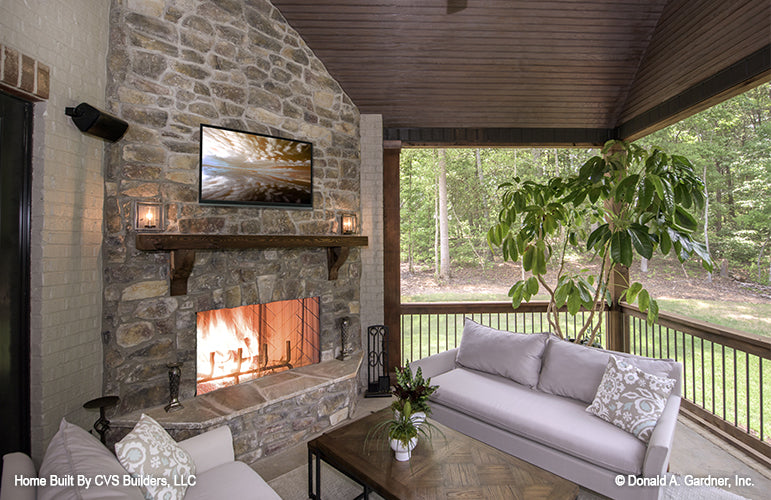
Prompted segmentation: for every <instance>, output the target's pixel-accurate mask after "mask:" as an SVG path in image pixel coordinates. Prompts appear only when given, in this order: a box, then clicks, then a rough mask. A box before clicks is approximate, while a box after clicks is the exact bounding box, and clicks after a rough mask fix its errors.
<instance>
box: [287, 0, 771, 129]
mask: <svg viewBox="0 0 771 500" xmlns="http://www.w3.org/2000/svg"><path fill="white" fill-rule="evenodd" d="M273 3H274V5H275V6H276V7H277V8H278V9H279V10H280V11H281V13H282V14H283V15H284V16H285V17H286V19H287V21H288V22H289V23H290V24H291V25H292V26H293V27H294V28H295V29H296V30H297V31H298V32H299V33H300V35H301V36H302V37H303V39H304V40H305V41H306V43H307V44H308V46H309V47H310V48H311V49H312V50H313V51H314V53H315V54H316V55H317V56H318V57H319V58H320V59H321V60H322V61H323V62H324V64H325V65H326V67H327V69H328V70H329V72H330V73H331V75H332V76H333V77H334V78H335V79H337V81H338V82H339V83H340V85H341V86H342V87H343V89H344V90H345V91H346V92H347V93H348V95H349V96H350V97H351V99H352V100H353V102H354V103H355V104H356V105H357V106H358V107H359V110H360V111H361V112H362V113H376V114H382V115H383V123H384V127H385V128H386V132H387V134H386V138H390V139H399V140H403V141H406V142H412V143H421V142H424V143H430V142H450V143H457V144H462V143H464V142H466V143H484V142H490V143H511V144H517V143H539V142H540V143H564V144H567V143H575V144H588V143H598V142H602V141H603V140H605V139H607V138H610V137H626V138H628V137H636V136H640V135H644V134H645V133H648V132H650V131H652V130H654V129H656V128H659V127H661V126H663V125H664V124H667V123H668V122H671V121H672V120H673V119H676V118H679V117H682V116H683V115H684V114H687V113H689V112H691V111H692V110H695V109H699V108H703V107H705V106H706V105H708V104H710V103H714V102H715V100H716V99H720V98H723V97H725V96H726V95H733V94H736V93H738V91H739V90H740V89H746V88H749V87H751V86H753V85H756V84H758V83H760V82H761V81H764V80H767V79H768V78H769V75H771V0H589V1H577V0H335V1H332V0H273Z"/></svg>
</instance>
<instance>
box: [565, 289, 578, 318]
mask: <svg viewBox="0 0 771 500" xmlns="http://www.w3.org/2000/svg"><path fill="white" fill-rule="evenodd" d="M580 310H581V294H580V293H579V291H578V289H577V288H574V289H573V290H571V291H570V294H569V295H568V313H570V315H571V316H575V315H576V313H578V311H580Z"/></svg>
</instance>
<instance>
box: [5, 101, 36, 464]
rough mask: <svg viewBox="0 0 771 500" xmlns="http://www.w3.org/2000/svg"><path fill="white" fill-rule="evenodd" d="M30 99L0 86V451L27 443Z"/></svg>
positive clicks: (26, 446) (24, 446)
mask: <svg viewBox="0 0 771 500" xmlns="http://www.w3.org/2000/svg"><path fill="white" fill-rule="evenodd" d="M31 124H32V104H30V103H29V102H26V101H23V100H21V99H17V98H15V97H12V96H10V95H8V94H4V93H2V92H0V422H2V424H1V425H2V431H0V455H2V454H4V453H8V452H9V451H24V452H27V453H29V448H30V419H29V411H30V409H29V234H30V231H29V217H30V188H29V186H30V179H31V176H30V171H31V168H30V142H31V137H32V135H31V130H32V129H31Z"/></svg>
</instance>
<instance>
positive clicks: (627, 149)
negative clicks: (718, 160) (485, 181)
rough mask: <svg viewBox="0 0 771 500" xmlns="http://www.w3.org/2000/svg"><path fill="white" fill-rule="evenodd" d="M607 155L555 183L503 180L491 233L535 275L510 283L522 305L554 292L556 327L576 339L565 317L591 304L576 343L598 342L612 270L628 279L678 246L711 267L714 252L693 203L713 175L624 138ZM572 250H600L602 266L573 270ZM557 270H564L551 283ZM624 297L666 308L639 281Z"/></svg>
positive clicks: (650, 311) (651, 317)
mask: <svg viewBox="0 0 771 500" xmlns="http://www.w3.org/2000/svg"><path fill="white" fill-rule="evenodd" d="M601 153H602V154H601V156H595V157H593V158H591V159H589V160H588V161H587V162H586V163H585V164H584V165H583V166H582V167H581V168H580V170H579V171H578V173H576V174H574V175H570V176H565V177H555V178H552V179H551V180H549V181H548V182H545V183H537V182H532V181H523V180H521V179H520V178H515V179H514V180H513V181H512V182H509V183H505V184H503V185H501V188H500V189H501V191H502V196H501V210H500V212H499V216H498V222H497V223H496V224H495V225H494V226H493V227H492V228H490V230H489V232H488V234H487V239H488V241H489V243H490V244H491V245H493V246H497V247H500V248H501V250H502V253H503V258H504V260H509V261H514V262H517V261H521V262H522V266H523V268H524V270H525V271H526V272H529V273H531V276H530V277H529V278H526V279H522V280H519V281H517V282H516V283H514V285H513V286H512V287H511V289H510V290H509V296H510V297H511V300H512V304H513V306H514V308H515V309H516V308H517V307H519V305H520V304H521V303H522V302H523V301H525V302H527V301H529V300H530V299H531V298H532V297H533V296H535V295H536V294H537V293H538V292H539V291H540V290H543V291H545V292H546V294H548V297H549V304H548V310H547V316H548V320H549V324H550V326H551V330H552V332H553V333H554V334H556V335H558V336H559V337H561V338H565V337H566V333H568V332H564V331H563V328H562V325H561V324H560V322H559V321H558V320H557V319H558V311H559V310H560V309H561V308H563V307H565V306H566V307H567V311H568V313H569V314H571V315H575V314H577V313H578V311H579V310H581V309H582V308H584V309H587V310H589V311H590V313H589V314H588V315H587V317H586V319H585V321H584V323H583V325H580V327H579V328H580V329H579V330H578V331H577V332H574V333H572V334H571V336H572V337H573V340H574V341H575V342H580V343H584V344H589V345H592V344H594V343H595V340H596V338H597V335H598V333H599V332H600V328H601V326H602V324H603V321H602V317H603V313H604V311H605V309H606V307H605V305H606V302H609V301H610V293H609V283H610V281H611V277H612V276H613V279H614V280H618V279H619V276H620V277H621V278H624V273H618V272H617V270H618V269H623V268H624V267H626V268H628V267H629V266H630V265H631V264H632V262H633V260H634V257H635V255H639V256H641V257H644V258H646V259H650V258H651V257H652V256H653V254H654V253H655V252H658V253H660V254H663V255H667V254H669V253H670V252H674V254H675V255H676V256H677V258H678V259H679V260H680V261H681V262H683V261H685V260H686V259H688V258H690V257H691V256H693V255H696V256H697V257H698V258H700V259H701V261H702V265H703V266H704V268H705V269H707V270H709V271H711V270H712V260H711V259H710V256H709V252H708V251H707V249H706V247H705V245H703V244H702V243H699V242H698V241H696V240H695V239H694V238H693V235H694V232H695V231H696V229H697V226H698V224H697V221H696V218H695V217H694V215H693V214H692V213H691V211H692V210H701V209H702V208H703V205H704V201H705V191H704V183H703V182H702V180H701V179H700V178H699V176H698V175H697V174H696V173H695V169H694V167H693V165H692V164H691V163H690V162H689V161H688V160H687V159H686V158H684V157H682V156H677V155H668V154H666V153H664V152H663V151H661V150H659V149H656V148H654V149H652V150H650V151H647V150H645V149H644V148H642V147H640V146H638V145H635V144H630V143H627V142H623V141H609V142H607V143H606V144H605V146H604V147H603V148H602V152H601ZM569 249H573V250H575V251H577V252H579V253H581V252H591V253H593V254H594V255H595V256H596V257H597V259H598V260H597V262H598V266H597V267H598V269H596V270H595V271H591V270H588V269H582V270H580V271H578V272H575V271H572V270H569V269H568V267H567V266H566V265H565V261H566V254H567V252H568V250H569ZM549 271H552V272H553V273H554V275H555V278H554V280H553V281H551V282H547V280H546V275H547V273H548V272H549ZM615 285H616V286H617V287H620V289H621V290H622V292H621V293H620V299H625V300H626V301H627V302H628V303H634V302H637V305H638V307H639V309H640V310H641V311H643V312H646V313H647V320H648V322H649V323H652V322H653V321H655V319H656V318H657V316H658V304H657V302H656V301H655V300H654V299H652V298H651V296H650V294H649V293H648V291H647V290H645V289H644V288H643V286H642V285H641V284H640V283H638V282H634V283H629V282H625V283H624V282H622V283H616V284H615Z"/></svg>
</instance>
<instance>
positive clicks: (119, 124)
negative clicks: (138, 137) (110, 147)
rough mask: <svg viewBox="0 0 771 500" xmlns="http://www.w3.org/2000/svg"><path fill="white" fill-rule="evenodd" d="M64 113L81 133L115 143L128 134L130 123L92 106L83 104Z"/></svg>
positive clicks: (67, 109)
mask: <svg viewBox="0 0 771 500" xmlns="http://www.w3.org/2000/svg"><path fill="white" fill-rule="evenodd" d="M64 113H65V114H66V115H67V116H71V117H72V121H73V122H74V123H75V125H76V126H77V127H78V128H79V129H80V131H81V132H85V133H87V134H91V135H94V136H96V137H101V138H102V139H107V140H108V141H110V142H115V141H117V140H118V139H120V138H121V137H123V134H125V133H126V130H127V129H128V123H126V122H125V121H123V120H121V119H120V118H117V117H115V116H112V115H111V114H109V113H105V112H104V111H101V110H99V109H97V108H95V107H93V106H91V105H90V104H86V103H85V102H81V103H80V104H78V105H77V106H76V107H74V108H66V109H65V110H64Z"/></svg>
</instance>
